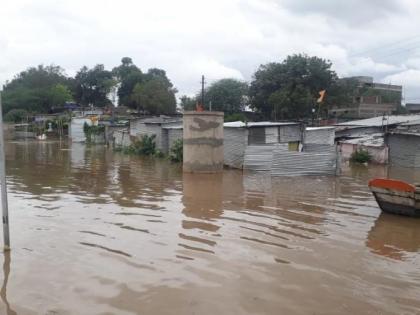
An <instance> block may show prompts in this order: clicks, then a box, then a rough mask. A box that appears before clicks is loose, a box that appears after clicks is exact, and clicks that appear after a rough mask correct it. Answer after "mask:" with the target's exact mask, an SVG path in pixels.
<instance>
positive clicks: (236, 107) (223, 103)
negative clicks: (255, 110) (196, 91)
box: [205, 79, 248, 114]
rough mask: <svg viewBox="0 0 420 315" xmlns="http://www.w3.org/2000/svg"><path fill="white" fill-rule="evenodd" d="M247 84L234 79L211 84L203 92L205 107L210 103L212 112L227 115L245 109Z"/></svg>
mask: <svg viewBox="0 0 420 315" xmlns="http://www.w3.org/2000/svg"><path fill="white" fill-rule="evenodd" d="M247 96H248V84H247V83H245V82H242V81H239V80H236V79H221V80H218V81H216V82H214V83H213V84H211V85H210V86H209V87H208V88H207V90H206V91H205V100H206V105H207V107H208V104H209V103H210V102H211V104H212V110H220V111H224V112H225V113H227V114H232V113H238V112H241V111H243V110H244V109H245V106H246V105H247V101H248V97H247Z"/></svg>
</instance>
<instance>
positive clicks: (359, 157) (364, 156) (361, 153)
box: [350, 149, 372, 163]
mask: <svg viewBox="0 0 420 315" xmlns="http://www.w3.org/2000/svg"><path fill="white" fill-rule="evenodd" d="M370 160H372V156H371V155H370V153H369V152H368V151H367V150H363V149H358V150H356V151H354V152H353V153H352V155H351V157H350V161H351V162H355V163H367V162H369V161H370Z"/></svg>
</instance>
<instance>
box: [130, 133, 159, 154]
mask: <svg viewBox="0 0 420 315" xmlns="http://www.w3.org/2000/svg"><path fill="white" fill-rule="evenodd" d="M155 137H156V136H155V135H151V136H148V135H144V136H142V137H141V138H140V139H139V140H136V141H134V142H133V143H132V144H131V145H130V146H128V147H125V148H123V149H122V151H123V153H126V154H136V155H154V154H155V153H156V144H155Z"/></svg>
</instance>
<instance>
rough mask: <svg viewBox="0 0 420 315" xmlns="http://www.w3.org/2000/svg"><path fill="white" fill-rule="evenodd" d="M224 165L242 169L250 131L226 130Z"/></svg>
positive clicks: (239, 129) (224, 131) (242, 129)
mask: <svg viewBox="0 0 420 315" xmlns="http://www.w3.org/2000/svg"><path fill="white" fill-rule="evenodd" d="M223 133H224V141H223V151H224V163H225V165H227V166H229V167H233V168H242V167H243V164H244V156H245V149H246V147H247V145H248V130H247V129H246V128H224V130H223Z"/></svg>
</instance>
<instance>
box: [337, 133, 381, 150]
mask: <svg viewBox="0 0 420 315" xmlns="http://www.w3.org/2000/svg"><path fill="white" fill-rule="evenodd" d="M340 143H348V144H358V145H364V146H368V147H382V146H383V145H384V135H383V133H374V134H370V135H366V136H364V137H361V138H354V139H348V140H342V141H340Z"/></svg>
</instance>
